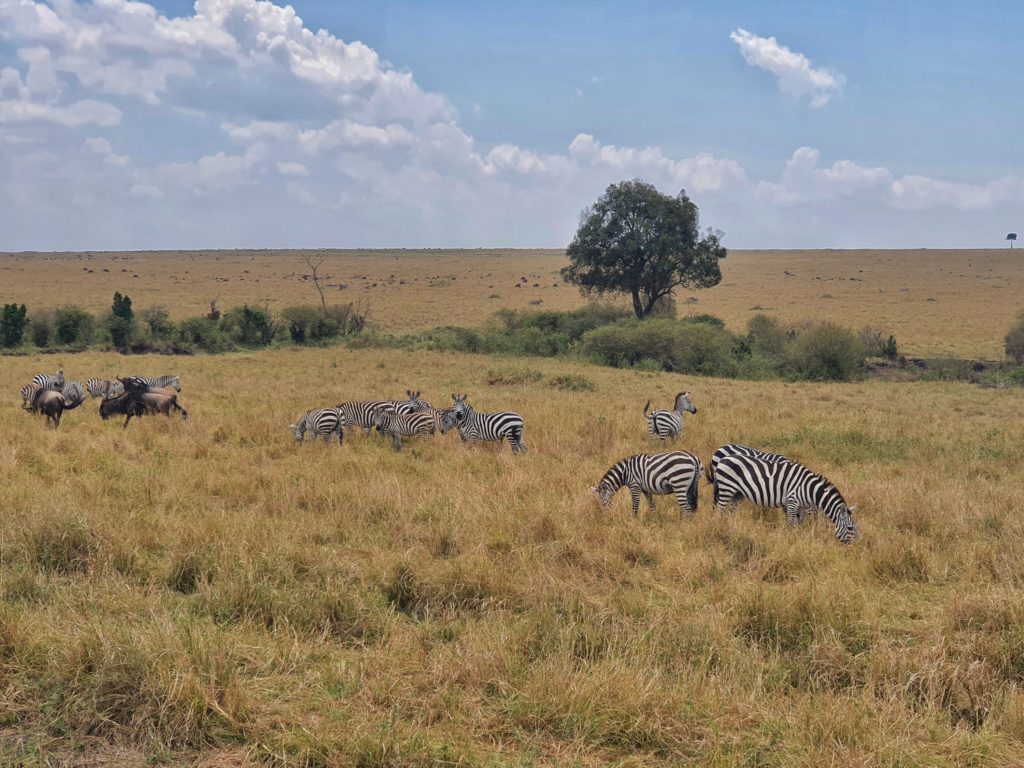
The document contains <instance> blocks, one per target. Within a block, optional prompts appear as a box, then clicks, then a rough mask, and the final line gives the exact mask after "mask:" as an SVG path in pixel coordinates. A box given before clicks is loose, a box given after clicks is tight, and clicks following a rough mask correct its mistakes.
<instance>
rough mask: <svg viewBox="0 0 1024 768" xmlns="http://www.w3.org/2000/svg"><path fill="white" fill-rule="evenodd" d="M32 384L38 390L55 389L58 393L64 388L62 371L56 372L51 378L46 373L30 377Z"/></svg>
mask: <svg viewBox="0 0 1024 768" xmlns="http://www.w3.org/2000/svg"><path fill="white" fill-rule="evenodd" d="M32 383H33V384H35V385H36V386H37V387H39V388H40V389H56V390H58V391H59V390H61V389H63V388H64V371H57V373H55V374H53V375H52V376H51V375H50V374H48V373H37V374H36V375H35V376H33V377H32Z"/></svg>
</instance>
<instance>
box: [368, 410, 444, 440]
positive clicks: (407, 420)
mask: <svg viewBox="0 0 1024 768" xmlns="http://www.w3.org/2000/svg"><path fill="white" fill-rule="evenodd" d="M373 424H374V426H375V427H377V430H378V431H379V432H380V433H381V434H382V435H385V436H386V437H390V438H391V445H392V447H394V449H395V450H396V451H400V450H402V438H403V437H414V436H415V435H432V434H434V417H433V415H432V414H429V413H398V412H397V411H396V410H395V409H394V408H391V407H389V406H381V407H379V408H376V409H374V412H373Z"/></svg>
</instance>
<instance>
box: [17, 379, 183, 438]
mask: <svg viewBox="0 0 1024 768" xmlns="http://www.w3.org/2000/svg"><path fill="white" fill-rule="evenodd" d="M180 391H181V379H180V378H179V377H177V376H127V377H125V378H123V379H122V378H120V377H116V378H114V379H100V378H93V379H89V380H88V381H87V382H86V385H85V387H83V386H82V384H81V382H79V381H70V382H65V380H64V371H57V373H56V374H48V373H40V374H37V375H36V376H34V377H33V378H32V382H31V383H30V384H26V385H25V386H24V387H22V388H21V398H22V404H21V405H22V408H24V409H25V410H27V411H29V412H31V413H37V414H40V415H42V416H45V417H46V418H47V421H48V423H50V424H52V425H53V427H54V429H59V428H60V420H61V417H62V416H63V414H64V411H70V410H73V409H75V408H77V407H78V406H80V405H81V404H82V403H83V402H85V394H86V392H88V393H89V394H90V395H91V396H92V397H93V399H95V398H97V397H99V398H102V399H101V400H100V418H102V419H103V420H104V421H106V420H107V419H109V418H111V417H112V416H124V417H125V420H124V426H125V427H127V426H128V422H129V421H131V420H132V417H133V416H134V417H142V416H149V415H152V414H157V413H160V414H163V415H164V416H170V415H171V414H172V413H180V414H181V418H182V419H187V418H188V411H186V410H185V409H184V408H182V407H181V405H179V403H178V392H180Z"/></svg>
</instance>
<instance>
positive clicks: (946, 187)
mask: <svg viewBox="0 0 1024 768" xmlns="http://www.w3.org/2000/svg"><path fill="white" fill-rule="evenodd" d="M890 200H891V202H892V205H893V206H894V207H896V208H902V209H905V210H922V209H927V208H955V209H957V210H961V211H978V210H990V209H992V208H995V207H996V206H998V205H1001V204H1003V203H1011V202H1012V203H1014V204H1015V205H1020V204H1021V203H1022V202H1024V179H1021V178H1020V177H1018V176H1004V177H1002V178H999V179H994V180H992V181H989V182H987V183H986V184H964V183H961V182H955V181H944V180H942V179H932V178H929V177H927V176H903V177H901V178H899V179H897V180H896V181H894V182H893V183H892V189H891V190H890Z"/></svg>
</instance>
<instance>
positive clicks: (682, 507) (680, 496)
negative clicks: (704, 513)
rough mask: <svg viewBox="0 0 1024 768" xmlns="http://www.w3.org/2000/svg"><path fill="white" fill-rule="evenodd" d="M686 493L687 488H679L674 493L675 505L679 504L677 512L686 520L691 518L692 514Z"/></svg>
mask: <svg viewBox="0 0 1024 768" xmlns="http://www.w3.org/2000/svg"><path fill="white" fill-rule="evenodd" d="M688 492H689V489H688V488H680V489H679V490H677V491H676V503H678V504H679V512H680V514H681V515H682V516H683V517H684V518H685V519H687V520H689V519H690V518H691V517H693V512H694V510H693V507H691V506H690V497H689V495H688Z"/></svg>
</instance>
